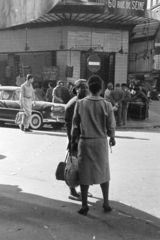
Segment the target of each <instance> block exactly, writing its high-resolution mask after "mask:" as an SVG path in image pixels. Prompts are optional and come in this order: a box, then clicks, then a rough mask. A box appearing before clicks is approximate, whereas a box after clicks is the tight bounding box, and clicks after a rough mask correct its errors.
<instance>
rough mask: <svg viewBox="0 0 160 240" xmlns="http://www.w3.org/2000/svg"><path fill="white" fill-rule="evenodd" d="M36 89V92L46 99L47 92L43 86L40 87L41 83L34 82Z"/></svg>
mask: <svg viewBox="0 0 160 240" xmlns="http://www.w3.org/2000/svg"><path fill="white" fill-rule="evenodd" d="M34 89H35V92H36V93H38V95H39V96H40V98H41V99H42V100H44V99H45V92H44V90H43V89H42V88H40V85H39V83H35V84H34Z"/></svg>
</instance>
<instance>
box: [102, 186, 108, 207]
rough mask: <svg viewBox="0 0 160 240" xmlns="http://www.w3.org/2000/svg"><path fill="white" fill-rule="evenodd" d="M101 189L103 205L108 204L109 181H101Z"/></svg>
mask: <svg viewBox="0 0 160 240" xmlns="http://www.w3.org/2000/svg"><path fill="white" fill-rule="evenodd" d="M101 189H102V194H103V201H104V205H105V206H109V200H108V196H109V182H105V183H101Z"/></svg>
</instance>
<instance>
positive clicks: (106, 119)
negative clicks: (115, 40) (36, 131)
mask: <svg viewBox="0 0 160 240" xmlns="http://www.w3.org/2000/svg"><path fill="white" fill-rule="evenodd" d="M88 86H89V92H90V94H89V96H87V97H85V98H83V99H81V100H79V101H77V103H76V106H75V110H74V116H73V122H72V132H71V135H72V144H71V151H72V152H74V151H75V150H76V149H77V148H78V155H77V157H78V165H79V178H80V188H81V197H82V207H81V209H80V210H79V211H78V213H79V214H81V215H87V212H88V210H89V207H88V202H87V197H88V196H87V192H88V189H89V185H93V184H100V186H101V189H102V194H103V200H104V203H103V208H104V211H105V212H110V211H111V210H112V208H111V207H110V205H109V200H108V195H109V180H110V169H109V158H108V140H107V136H109V137H110V140H109V142H110V144H111V145H112V146H114V145H115V127H116V124H115V118H114V114H113V109H112V106H111V103H109V102H107V101H106V100H105V99H104V98H102V97H100V94H101V92H102V80H101V78H100V77H99V76H97V75H93V76H91V77H90V78H89V80H88Z"/></svg>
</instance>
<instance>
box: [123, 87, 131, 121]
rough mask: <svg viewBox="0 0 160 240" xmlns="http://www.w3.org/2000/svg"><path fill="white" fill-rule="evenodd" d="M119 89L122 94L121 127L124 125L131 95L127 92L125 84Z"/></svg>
mask: <svg viewBox="0 0 160 240" xmlns="http://www.w3.org/2000/svg"><path fill="white" fill-rule="evenodd" d="M121 87H122V90H123V92H124V95H123V100H122V120H123V125H126V122H127V112H128V106H129V102H130V101H131V94H130V92H129V91H128V88H127V84H126V83H122V84H121Z"/></svg>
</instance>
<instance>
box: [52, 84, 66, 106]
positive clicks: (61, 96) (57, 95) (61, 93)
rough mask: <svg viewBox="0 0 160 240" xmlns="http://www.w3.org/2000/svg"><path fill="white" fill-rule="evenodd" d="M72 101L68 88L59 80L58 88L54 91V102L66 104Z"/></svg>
mask: <svg viewBox="0 0 160 240" xmlns="http://www.w3.org/2000/svg"><path fill="white" fill-rule="evenodd" d="M69 100H70V94H69V90H68V88H66V87H65V86H64V83H63V81H61V80H59V81H58V82H57V86H56V87H55V88H53V91H52V102H54V103H64V104H66V103H67V102H68V101H69Z"/></svg>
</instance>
